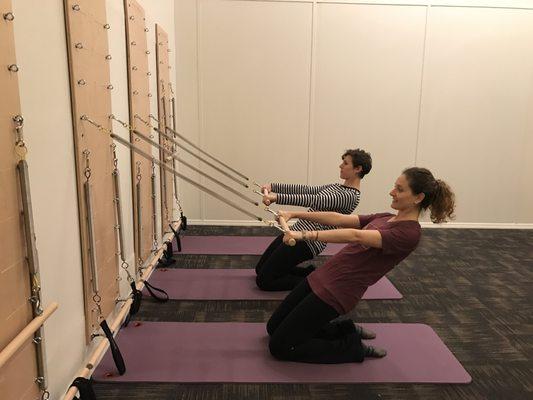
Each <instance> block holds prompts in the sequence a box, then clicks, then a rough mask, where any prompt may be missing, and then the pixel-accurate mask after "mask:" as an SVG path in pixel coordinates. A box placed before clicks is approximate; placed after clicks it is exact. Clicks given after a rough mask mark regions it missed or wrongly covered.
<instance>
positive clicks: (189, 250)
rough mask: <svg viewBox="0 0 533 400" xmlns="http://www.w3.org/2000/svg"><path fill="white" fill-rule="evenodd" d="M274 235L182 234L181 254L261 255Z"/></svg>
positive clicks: (333, 250) (332, 247)
mask: <svg viewBox="0 0 533 400" xmlns="http://www.w3.org/2000/svg"><path fill="white" fill-rule="evenodd" d="M274 239H275V237H274V236H181V245H182V251H181V253H179V254H224V255H238V254H241V255H261V254H263V252H264V251H265V250H266V248H267V247H268V245H269V244H270V243H271V242H272V241H273V240H274ZM344 246H346V244H345V243H342V244H339V243H330V244H328V247H326V250H324V251H323V252H322V255H325V256H332V255H334V254H337V253H338V252H339V251H340V250H341V249H342V248H343V247H344Z"/></svg>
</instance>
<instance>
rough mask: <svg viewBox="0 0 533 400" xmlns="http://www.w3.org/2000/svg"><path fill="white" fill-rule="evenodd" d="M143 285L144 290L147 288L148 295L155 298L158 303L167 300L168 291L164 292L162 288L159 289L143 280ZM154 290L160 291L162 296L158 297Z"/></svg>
mask: <svg viewBox="0 0 533 400" xmlns="http://www.w3.org/2000/svg"><path fill="white" fill-rule="evenodd" d="M144 285H145V287H146V290H148V293H150V296H152V297H153V298H154V299H156V300H157V301H158V302H159V303H165V302H167V301H168V293H167V292H165V291H164V290H163V289H159V288H157V287H155V286H153V285H150V284H149V283H148V282H147V281H144ZM155 292H159V293H162V294H163V297H159V296H158V295H157V294H156V293H155Z"/></svg>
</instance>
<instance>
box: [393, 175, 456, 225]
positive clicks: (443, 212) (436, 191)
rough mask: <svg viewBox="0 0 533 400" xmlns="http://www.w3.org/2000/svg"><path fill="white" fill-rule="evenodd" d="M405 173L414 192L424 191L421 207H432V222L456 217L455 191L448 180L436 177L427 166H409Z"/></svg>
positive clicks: (423, 208)
mask: <svg viewBox="0 0 533 400" xmlns="http://www.w3.org/2000/svg"><path fill="white" fill-rule="evenodd" d="M403 174H404V175H405V177H406V178H407V182H408V183H409V187H410V188H411V191H412V192H413V193H414V194H420V193H424V195H425V196H424V200H422V202H421V203H420V208H421V209H422V210H426V209H428V208H429V209H430V211H431V216H430V218H431V221H432V222H434V223H436V224H439V223H441V222H446V221H447V220H450V219H453V218H455V215H454V211H455V193H454V192H453V191H452V189H451V188H450V186H449V185H448V184H447V183H446V182H444V181H442V180H440V179H435V177H434V176H433V174H432V173H431V171H430V170H428V169H426V168H419V167H412V168H407V169H405V170H404V171H403Z"/></svg>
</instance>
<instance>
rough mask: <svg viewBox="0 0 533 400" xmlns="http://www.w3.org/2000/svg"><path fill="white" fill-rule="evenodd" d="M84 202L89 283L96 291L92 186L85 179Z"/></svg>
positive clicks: (96, 276)
mask: <svg viewBox="0 0 533 400" xmlns="http://www.w3.org/2000/svg"><path fill="white" fill-rule="evenodd" d="M83 190H84V193H85V204H86V206H87V233H88V236H89V266H90V268H91V283H92V288H93V292H94V293H95V294H96V293H98V291H99V290H98V271H97V268H96V243H95V237H94V221H93V206H92V204H93V201H92V187H91V184H90V183H89V182H88V181H87V182H85V183H84V184H83Z"/></svg>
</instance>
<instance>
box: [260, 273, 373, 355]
mask: <svg viewBox="0 0 533 400" xmlns="http://www.w3.org/2000/svg"><path fill="white" fill-rule="evenodd" d="M338 316H339V314H338V313H337V311H335V309H334V308H333V307H331V306H330V305H329V304H326V303H325V302H324V301H322V300H321V299H320V298H319V297H318V296H317V295H315V294H314V293H313V291H312V290H311V288H310V286H309V284H308V283H307V278H304V280H303V281H302V282H301V283H300V284H299V285H298V286H297V287H296V288H295V289H294V290H293V291H292V292H291V293H289V295H288V296H287V297H286V298H285V300H283V302H282V303H281V304H280V306H279V307H278V308H277V309H276V311H274V313H273V314H272V316H271V317H270V320H269V321H268V323H267V331H268V334H269V335H270V342H269V348H270V353H271V354H272V355H273V356H274V357H276V358H278V359H281V360H288V361H300V362H307V363H317V364H340V363H348V362H362V361H363V360H364V348H363V344H362V343H361V335H360V334H359V333H357V331H356V329H355V326H354V324H353V322H352V321H350V320H343V321H335V322H331V321H332V320H333V319H335V318H337V317H338Z"/></svg>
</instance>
